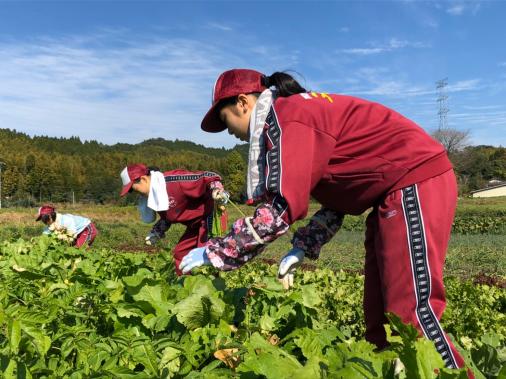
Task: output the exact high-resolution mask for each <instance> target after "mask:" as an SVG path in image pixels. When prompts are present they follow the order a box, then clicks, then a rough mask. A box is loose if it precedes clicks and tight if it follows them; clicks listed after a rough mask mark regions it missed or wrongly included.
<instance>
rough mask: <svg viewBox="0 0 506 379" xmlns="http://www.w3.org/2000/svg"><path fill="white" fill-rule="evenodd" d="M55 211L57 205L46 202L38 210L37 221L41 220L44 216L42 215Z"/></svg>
mask: <svg viewBox="0 0 506 379" xmlns="http://www.w3.org/2000/svg"><path fill="white" fill-rule="evenodd" d="M53 212H56V208H55V207H53V206H51V205H48V204H44V205H43V206H42V207H40V208H39V211H38V212H37V218H36V219H35V221H39V220H40V219H41V218H42V216H44V215H50V214H51V213H53Z"/></svg>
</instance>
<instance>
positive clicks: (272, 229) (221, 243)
mask: <svg viewBox="0 0 506 379" xmlns="http://www.w3.org/2000/svg"><path fill="white" fill-rule="evenodd" d="M288 226H289V225H288V224H287V223H286V222H285V221H284V220H283V219H282V218H281V216H280V215H279V214H278V212H277V211H276V209H275V208H274V207H273V206H272V205H271V204H262V205H260V206H259V207H258V208H257V209H256V210H255V213H254V215H253V217H246V218H240V219H238V220H237V221H235V222H234V224H233V225H232V230H231V231H230V232H229V233H228V234H227V235H226V236H225V237H221V238H212V239H210V240H209V241H208V242H207V256H208V258H209V260H210V261H211V263H212V265H213V266H214V267H216V268H218V269H220V270H223V271H228V270H234V269H236V268H239V267H241V266H242V265H243V264H245V263H246V262H248V261H249V260H251V259H252V258H254V257H255V256H257V255H258V254H260V253H261V252H262V251H263V250H264V248H265V246H266V244H267V243H269V242H272V241H274V240H275V239H276V238H278V237H279V236H281V235H282V234H284V233H285V232H286V231H287V230H288Z"/></svg>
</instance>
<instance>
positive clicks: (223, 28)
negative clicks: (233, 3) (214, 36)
mask: <svg viewBox="0 0 506 379" xmlns="http://www.w3.org/2000/svg"><path fill="white" fill-rule="evenodd" d="M207 27H208V28H210V29H217V30H221V31H224V32H230V31H232V30H234V29H233V28H232V27H231V26H229V25H225V24H219V23H217V22H209V23H207Z"/></svg>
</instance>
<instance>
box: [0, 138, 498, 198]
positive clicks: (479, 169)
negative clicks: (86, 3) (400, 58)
mask: <svg viewBox="0 0 506 379" xmlns="http://www.w3.org/2000/svg"><path fill="white" fill-rule="evenodd" d="M247 152H248V145H246V144H243V145H237V146H235V147H234V148H232V149H225V148H209V147H205V146H203V145H199V144H195V143H193V142H190V141H180V140H175V141H167V140H165V139H162V138H157V139H150V140H146V141H143V142H141V143H138V144H125V143H121V144H115V145H105V144H102V143H99V142H97V141H81V139H80V138H79V137H71V138H54V137H47V136H35V137H31V136H28V135H27V134H24V133H20V132H17V131H15V130H10V129H0V162H3V163H4V164H1V163H0V164H1V169H2V176H1V196H2V201H3V204H4V206H35V205H37V204H40V203H42V202H54V203H58V202H94V203H106V202H107V203H111V202H115V203H124V202H131V201H133V199H132V198H130V197H127V198H126V199H120V198H119V197H118V193H119V190H120V188H121V180H120V178H119V173H120V172H121V170H122V169H123V168H124V167H125V166H126V165H127V164H131V163H136V162H142V163H145V164H147V165H149V166H158V167H160V168H161V169H162V170H171V169H176V168H185V169H187V170H208V171H214V172H217V173H218V174H220V175H221V176H222V178H223V181H224V184H225V186H226V187H227V189H228V190H229V191H230V192H231V193H232V194H233V198H234V199H235V200H239V198H240V196H241V193H242V191H243V188H244V184H245V178H246V168H247V164H246V160H247ZM449 156H450V159H451V160H452V162H453V164H454V167H455V170H456V173H457V177H458V181H459V192H460V193H461V195H465V194H468V193H469V192H470V191H473V190H475V189H479V188H483V187H484V186H486V184H487V182H488V181H490V180H492V179H497V180H506V148H503V147H493V146H465V147H461V148H458V149H455V148H452V149H449Z"/></svg>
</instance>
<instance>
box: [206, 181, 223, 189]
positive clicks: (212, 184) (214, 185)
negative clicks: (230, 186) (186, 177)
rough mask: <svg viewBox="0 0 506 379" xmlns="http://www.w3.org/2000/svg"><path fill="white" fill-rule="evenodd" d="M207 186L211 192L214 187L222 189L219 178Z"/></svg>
mask: <svg viewBox="0 0 506 379" xmlns="http://www.w3.org/2000/svg"><path fill="white" fill-rule="evenodd" d="M207 186H208V188H209V189H210V190H211V192H212V191H214V190H215V189H219V190H222V191H223V190H224V188H223V184H222V183H221V182H220V181H219V180H216V181H214V182H211V183H209V184H208V185H207Z"/></svg>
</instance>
